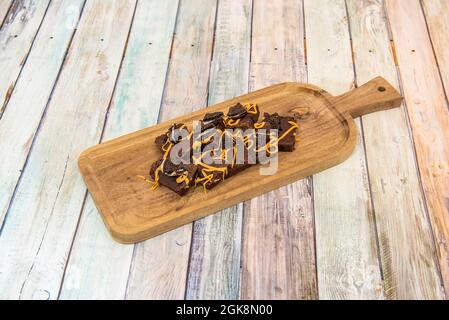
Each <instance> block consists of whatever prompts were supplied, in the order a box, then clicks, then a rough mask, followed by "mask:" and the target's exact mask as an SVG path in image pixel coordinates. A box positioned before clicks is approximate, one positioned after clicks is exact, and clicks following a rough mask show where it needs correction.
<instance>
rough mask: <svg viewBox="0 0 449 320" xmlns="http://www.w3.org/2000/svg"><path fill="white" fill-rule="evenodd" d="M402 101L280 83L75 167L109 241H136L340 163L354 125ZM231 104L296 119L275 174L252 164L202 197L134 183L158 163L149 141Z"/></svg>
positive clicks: (395, 96)
mask: <svg viewBox="0 0 449 320" xmlns="http://www.w3.org/2000/svg"><path fill="white" fill-rule="evenodd" d="M401 100H402V98H401V96H400V94H399V93H398V92H397V91H396V90H395V89H394V88H393V87H392V86H391V85H390V84H389V83H388V82H386V81H385V80H384V79H382V78H376V79H374V80H371V81H370V82H368V83H367V84H365V85H363V86H362V87H360V88H358V89H355V90H353V91H350V92H348V93H346V94H344V95H341V96H338V97H334V96H332V95H330V94H329V93H327V92H326V91H324V90H322V89H320V88H317V87H315V86H312V85H305V84H299V83H281V84H278V85H274V86H271V87H268V88H265V89H262V90H258V91H255V92H252V93H250V94H247V95H243V96H240V97H237V98H234V99H231V100H228V101H226V102H222V103H219V104H217V105H215V106H211V107H208V108H205V109H202V110H199V111H197V112H194V113H191V114H189V115H186V116H183V117H179V118H176V119H173V120H171V121H168V122H164V123H161V124H159V125H156V126H153V127H150V128H147V129H143V130H140V131H137V132H135V133H131V134H128V135H125V136H123V137H120V138H117V139H114V140H111V141H108V142H105V143H102V144H100V145H97V146H94V147H92V148H89V149H88V150H86V151H84V152H83V153H82V154H81V155H80V158H79V167H80V170H81V173H82V175H83V178H84V181H85V182H86V184H87V187H88V189H89V191H90V193H91V195H92V198H93V200H94V202H95V204H96V206H97V208H98V210H99V211H100V213H101V216H102V218H103V220H104V222H105V224H106V226H107V228H108V230H109V231H110V232H111V234H112V237H113V238H114V239H115V240H117V241H118V242H121V243H135V242H140V241H143V240H146V239H148V238H151V237H154V236H157V235H159V234H161V233H164V232H167V231H169V230H172V229H175V228H177V227H180V226H182V225H184V224H187V223H190V222H192V221H194V220H197V219H200V218H202V217H204V216H207V215H209V214H212V213H214V212H217V211H220V210H222V209H225V208H227V207H230V206H232V205H234V204H237V203H240V202H242V201H245V200H248V199H251V198H253V197H256V196H258V195H261V194H263V193H266V192H269V191H271V190H274V189H277V188H279V187H281V186H284V185H286V184H290V183H292V182H294V181H297V180H300V179H302V178H305V177H307V176H310V175H313V174H315V173H317V172H320V171H322V170H325V169H327V168H330V167H332V166H335V165H337V164H339V163H341V162H343V161H344V160H345V159H347V158H348V157H349V155H350V154H351V153H352V151H353V149H354V146H355V144H356V136H357V132H356V130H357V129H356V126H355V124H354V120H353V118H354V117H358V116H361V115H364V114H368V113H371V112H375V111H380V110H386V109H390V108H395V107H399V106H400V104H401ZM237 102H240V103H243V104H245V103H257V104H258V105H259V107H260V109H261V112H262V113H263V112H269V113H273V112H278V113H279V114H281V115H292V116H296V117H297V118H299V119H300V120H299V121H298V124H299V131H298V137H299V142H297V144H296V149H295V151H294V152H292V153H285V152H281V153H279V169H278V172H277V173H276V174H275V175H271V176H261V175H260V174H259V169H260V167H259V165H254V166H252V167H251V168H249V169H247V170H246V171H243V172H241V173H239V174H238V175H236V176H234V177H231V178H229V179H226V180H225V181H223V182H221V183H220V184H219V185H218V186H217V187H215V188H214V189H212V190H209V191H208V192H207V193H204V192H203V189H202V188H196V189H195V190H194V191H193V192H190V193H188V194H187V195H186V196H184V197H180V196H178V195H177V194H175V193H174V192H173V191H171V190H169V189H167V188H165V187H163V186H161V187H160V188H158V189H156V190H154V191H152V190H150V186H149V184H148V183H147V182H145V181H144V180H142V179H141V178H138V176H139V175H140V176H142V175H143V176H148V171H149V168H150V165H151V163H153V162H154V161H155V160H157V159H159V158H160V157H161V152H160V150H158V149H157V147H156V145H155V143H154V139H155V138H156V136H158V135H160V134H162V133H164V132H165V131H166V130H167V129H168V128H169V127H170V126H171V125H172V124H173V123H175V122H176V123H185V124H187V125H188V126H191V123H192V121H194V120H200V119H202V118H203V115H204V114H205V113H207V112H215V111H223V112H227V110H228V108H229V107H231V106H232V105H235V104H236V103H237Z"/></svg>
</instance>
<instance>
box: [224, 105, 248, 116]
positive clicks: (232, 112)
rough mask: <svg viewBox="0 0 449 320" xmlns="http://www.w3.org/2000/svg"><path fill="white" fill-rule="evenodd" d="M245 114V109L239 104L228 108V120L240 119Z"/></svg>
mask: <svg viewBox="0 0 449 320" xmlns="http://www.w3.org/2000/svg"><path fill="white" fill-rule="evenodd" d="M247 114H248V112H247V111H246V108H245V107H244V106H242V105H241V104H240V103H237V104H236V105H235V106H233V107H231V108H229V111H228V118H229V119H232V120H237V119H242V118H244V117H245V116H246V115H247Z"/></svg>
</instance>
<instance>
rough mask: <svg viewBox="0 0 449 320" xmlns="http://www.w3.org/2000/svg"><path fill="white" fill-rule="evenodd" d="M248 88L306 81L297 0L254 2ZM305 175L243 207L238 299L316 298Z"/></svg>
mask: <svg viewBox="0 0 449 320" xmlns="http://www.w3.org/2000/svg"><path fill="white" fill-rule="evenodd" d="M253 10H254V12H253V30H252V54H251V59H252V61H251V89H252V90H254V89H259V88H261V87H264V86H268V85H270V84H275V83H278V82H282V81H299V82H305V81H306V70H305V58H304V55H305V54H304V51H305V49H304V41H303V39H304V28H303V10H302V2H301V1H299V0H283V1H254V9H253ZM311 184H312V182H311V179H306V180H304V181H300V182H295V183H294V184H292V185H289V186H287V187H283V188H281V189H279V190H277V191H274V192H271V193H269V194H266V195H264V196H262V197H259V198H256V199H253V200H251V201H249V202H247V203H245V206H244V222H243V224H244V228H243V239H244V240H243V249H242V275H241V297H242V298H243V299H313V298H316V297H317V295H318V293H317V286H316V272H315V251H314V234H313V205H312V189H311Z"/></svg>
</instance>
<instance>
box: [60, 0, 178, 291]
mask: <svg viewBox="0 0 449 320" xmlns="http://www.w3.org/2000/svg"><path fill="white" fill-rule="evenodd" d="M177 8H178V1H159V0H150V1H139V2H138V5H137V8H136V14H135V17H134V20H133V25H132V29H131V34H130V37H129V41H128V48H127V52H126V55H125V58H124V61H123V66H122V70H121V72H120V77H119V80H118V83H117V85H116V91H115V93H114V97H113V100H112V105H111V108H110V112H109V117H108V120H107V122H106V128H105V133H104V137H103V140H108V139H111V138H114V137H116V136H119V135H122V134H125V133H127V132H131V131H136V130H139V129H142V128H144V127H147V126H150V125H152V124H155V123H156V122H157V118H158V114H159V108H160V105H161V100H162V94H163V89H164V83H165V76H166V72H167V67H168V61H169V54H170V47H171V43H172V37H173V32H174V26H175V21H176V12H177ZM133 247H134V246H132V245H121V244H119V243H117V242H115V241H113V240H112V238H111V236H110V235H109V233H108V231H107V230H106V228H105V227H104V224H103V221H102V219H101V217H100V215H99V213H98V211H97V210H96V208H95V205H94V203H93V201H92V198H91V197H90V196H89V197H88V199H87V201H86V204H85V206H84V209H83V212H82V216H81V220H80V224H79V227H78V232H77V235H76V237H75V241H74V243H73V248H72V252H71V254H70V259H69V262H68V265H67V270H66V274H65V277H64V282H63V287H62V289H61V294H60V299H123V298H124V297H125V291H126V282H127V279H128V275H129V269H130V265H131V259H132V253H133Z"/></svg>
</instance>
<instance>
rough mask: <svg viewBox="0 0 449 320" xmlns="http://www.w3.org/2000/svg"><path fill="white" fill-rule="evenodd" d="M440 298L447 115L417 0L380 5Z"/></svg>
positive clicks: (446, 278) (448, 233)
mask: <svg viewBox="0 0 449 320" xmlns="http://www.w3.org/2000/svg"><path fill="white" fill-rule="evenodd" d="M386 7H387V13H388V16H389V20H390V24H391V30H392V34H393V38H394V41H395V43H396V52H397V58H398V63H399V70H400V73H401V79H402V86H403V91H404V96H405V99H406V104H407V110H408V115H409V118H410V124H411V127H412V132H413V138H414V142H415V148H416V155H417V160H418V165H419V170H420V173H421V179H422V184H423V188H424V192H425V196H426V203H427V208H428V211H429V217H430V221H431V223H432V227H433V234H434V238H435V244H436V249H437V253H438V258H439V264H440V269H441V273H442V278H443V283H444V286H445V289H446V297H447V296H448V290H449V203H448V199H449V162H448V159H449V111H448V108H447V101H446V100H445V96H444V90H443V86H442V82H441V79H440V74H439V70H438V66H437V63H436V60H435V56H434V54H433V51H432V47H431V44H430V38H429V34H428V33H427V28H426V23H425V20H424V15H423V12H422V11H421V10H420V9H421V7H420V3H419V1H418V0H413V1H390V0H387V1H386Z"/></svg>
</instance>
